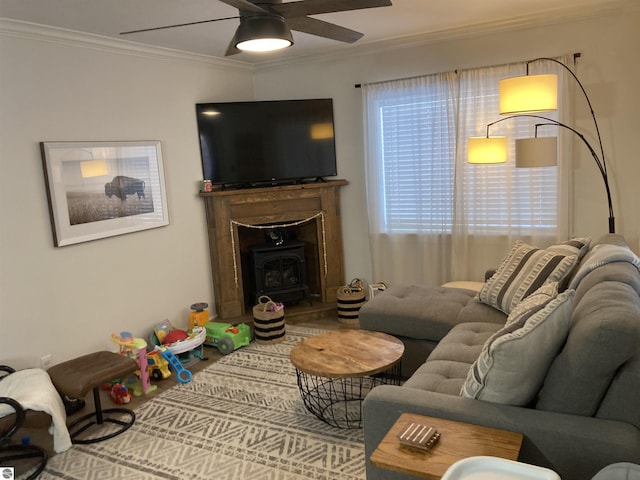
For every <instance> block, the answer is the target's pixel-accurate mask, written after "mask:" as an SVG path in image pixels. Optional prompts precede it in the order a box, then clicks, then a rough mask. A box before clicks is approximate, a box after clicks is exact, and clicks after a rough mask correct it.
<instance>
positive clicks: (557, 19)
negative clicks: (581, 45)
mask: <svg viewBox="0 0 640 480" xmlns="http://www.w3.org/2000/svg"><path fill="white" fill-rule="evenodd" d="M637 10H640V2H638V1H637V0H614V1H613V2H611V3H608V4H607V5H602V4H599V5H592V6H590V7H584V8H582V9H579V10H578V9H576V8H575V7H574V8H566V7H558V8H557V9H554V10H552V11H546V12H544V13H538V14H532V15H526V16H520V17H515V18H512V19H508V20H498V21H492V22H485V23H480V24H474V25H468V26H464V27H458V28H450V29H444V30H440V31H436V32H429V33H422V34H417V35H407V36H402V37H396V38H392V39H386V40H382V41H371V42H360V43H357V44H353V45H348V46H346V47H347V48H344V47H342V48H339V49H338V48H336V49H334V50H332V51H324V52H321V53H310V54H306V55H300V56H297V57H291V58H285V59H278V60H271V61H269V60H267V61H264V62H259V63H256V64H255V65H254V66H255V68H256V70H261V69H271V68H280V67H285V66H287V65H294V64H302V63H309V62H320V61H331V60H340V59H345V58H349V57H353V56H365V55H371V54H374V53H381V52H389V51H394V50H398V49H405V48H414V47H423V46H426V45H431V44H435V43H441V42H444V41H450V40H459V39H464V38H472V37H479V36H483V35H487V34H494V33H501V32H509V31H514V30H521V29H524V28H534V27H544V26H551V25H557V24H563V23H568V22H576V21H581V20H587V19H591V18H594V17H602V16H607V15H613V14H620V13H624V12H630V11H637Z"/></svg>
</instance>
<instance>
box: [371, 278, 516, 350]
mask: <svg viewBox="0 0 640 480" xmlns="http://www.w3.org/2000/svg"><path fill="white" fill-rule="evenodd" d="M476 294H477V292H474V291H472V290H465V289H460V288H446V287H436V286H426V285H393V286H391V287H389V288H387V289H386V290H385V291H383V292H381V293H379V294H378V295H376V296H375V297H373V298H372V299H371V300H369V301H368V302H367V303H365V304H364V305H363V306H362V308H361V309H360V311H359V317H360V328H363V329H366V330H375V331H377V332H384V333H388V334H391V335H395V336H397V337H404V338H415V339H417V340H429V341H433V342H439V341H440V340H442V338H443V337H444V336H445V335H447V333H449V330H451V328H452V327H453V326H455V325H457V324H460V323H465V322H469V321H472V322H476V321H478V319H481V320H482V321H483V322H495V323H499V324H500V325H503V324H504V322H505V320H506V319H507V317H506V315H505V314H504V313H502V312H500V311H499V310H496V309H495V308H491V307H489V306H488V305H485V304H483V303H481V302H479V301H477V300H476V299H475V296H476Z"/></svg>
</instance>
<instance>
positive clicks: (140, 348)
mask: <svg viewBox="0 0 640 480" xmlns="http://www.w3.org/2000/svg"><path fill="white" fill-rule="evenodd" d="M111 341H112V342H113V343H115V344H117V345H119V346H120V355H125V356H127V357H131V358H137V359H138V366H139V372H140V373H139V376H140V385H134V383H135V382H131V387H132V388H133V393H134V395H136V396H139V395H141V394H142V393H145V394H146V393H149V392H153V391H154V390H155V389H156V388H158V386H157V385H151V381H150V380H149V373H148V370H147V342H146V341H145V340H144V339H142V338H133V336H132V335H131V333H129V332H120V335H116V334H115V333H113V334H112V335H111Z"/></svg>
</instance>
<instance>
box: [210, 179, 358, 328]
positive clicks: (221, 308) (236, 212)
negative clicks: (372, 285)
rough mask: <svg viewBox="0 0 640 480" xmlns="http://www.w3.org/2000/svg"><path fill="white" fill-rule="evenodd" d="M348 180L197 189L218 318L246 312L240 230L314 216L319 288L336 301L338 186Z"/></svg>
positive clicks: (340, 274) (340, 268) (339, 276)
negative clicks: (206, 235) (213, 190)
mask: <svg viewBox="0 0 640 480" xmlns="http://www.w3.org/2000/svg"><path fill="white" fill-rule="evenodd" d="M347 184H348V182H347V181H346V180H331V181H326V182H316V183H305V184H299V185H284V186H274V187H264V188H262V187H261V188H250V189H238V190H219V191H215V192H206V193H204V192H203V193H201V194H200V196H201V197H202V198H203V199H204V201H205V210H206V218H207V229H208V233H209V250H210V256H211V272H212V274H213V293H214V296H215V306H216V313H217V315H218V318H219V319H223V320H229V319H234V318H237V317H242V316H244V315H245V313H246V309H247V306H246V305H245V304H246V297H245V291H248V286H245V285H244V281H243V274H242V273H243V272H242V269H243V265H242V261H241V259H242V252H241V242H240V233H241V232H240V231H239V230H240V229H243V228H246V226H259V225H286V224H292V223H297V222H304V223H307V222H315V227H316V228H315V239H313V245H315V247H316V248H317V252H315V253H317V254H315V255H314V261H316V262H317V265H316V268H315V270H316V271H317V272H319V274H318V277H319V285H318V288H319V292H317V293H318V294H319V296H320V299H321V302H322V303H324V304H335V303H336V291H337V289H338V287H340V286H341V285H344V265H343V263H344V262H343V253H342V231H341V224H340V196H339V193H340V192H339V188H340V187H341V186H343V185H347ZM307 262H309V260H307Z"/></svg>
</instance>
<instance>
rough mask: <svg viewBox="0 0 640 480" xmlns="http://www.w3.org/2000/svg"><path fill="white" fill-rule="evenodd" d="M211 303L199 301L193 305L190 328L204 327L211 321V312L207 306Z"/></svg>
mask: <svg viewBox="0 0 640 480" xmlns="http://www.w3.org/2000/svg"><path fill="white" fill-rule="evenodd" d="M208 306H209V305H208V304H206V303H204V302H198V303H194V304H193V305H191V310H192V312H191V313H190V314H189V330H193V327H204V326H205V324H206V323H207V322H208V321H209V312H208V311H207V310H206V308H207V307H208Z"/></svg>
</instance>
